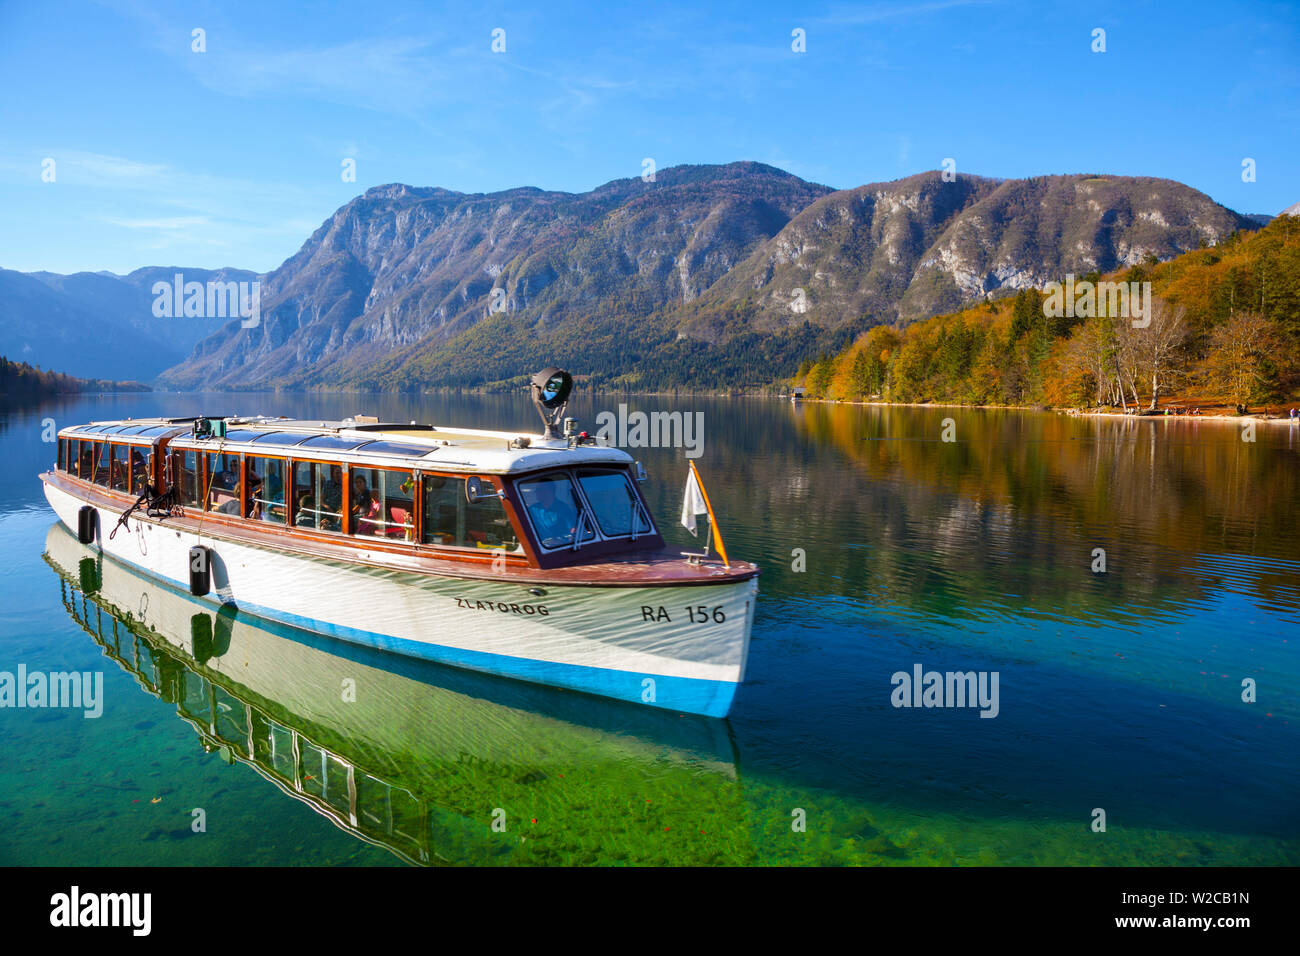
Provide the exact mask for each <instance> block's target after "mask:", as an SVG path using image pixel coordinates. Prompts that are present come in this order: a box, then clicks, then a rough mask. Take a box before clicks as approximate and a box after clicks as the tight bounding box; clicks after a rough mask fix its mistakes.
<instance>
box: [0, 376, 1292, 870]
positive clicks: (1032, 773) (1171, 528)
mask: <svg viewBox="0 0 1300 956" xmlns="http://www.w3.org/2000/svg"><path fill="white" fill-rule="evenodd" d="M619 401H625V402H627V403H628V405H629V407H630V409H632V410H637V409H640V410H646V411H651V410H656V409H665V410H679V411H689V412H695V411H702V412H703V413H704V420H705V432H704V439H705V444H704V449H703V455H702V457H701V458H700V459H699V460H698V465H699V467H700V469H701V472H702V474H703V475H704V478H705V481H706V484H707V486H708V489H709V492H710V496H711V497H712V499H713V501H714V504H715V507H716V508H718V510H719V513H720V515H721V516H722V522H723V530H724V532H725V533H726V541H727V546H728V549H729V550H730V551H731V552H732V554H733V556H735V557H742V558H746V559H750V560H754V561H756V562H758V563H759V564H760V565H761V566H762V569H763V574H762V577H761V579H760V598H759V605H758V617H757V621H756V624H755V627H754V635H753V645H752V649H751V653H750V665H749V674H748V677H747V680H746V682H745V684H744V686H743V687H742V688H741V690H740V692H739V694H738V696H737V701H736V705H735V707H734V709H733V711H732V716H731V717H730V719H729V720H727V721H712V720H706V719H702V718H693V717H682V716H678V715H674V714H666V713H660V712H657V711H650V710H649V709H644V708H639V707H635V706H629V705H622V704H617V703H614V702H606V701H601V700H598V699H594V698H587V697H584V696H582V695H576V694H568V693H563V692H558V691H552V690H548V689H545V688H536V687H531V686H529V685H524V684H517V683H514V682H511V681H505V680H498V679H491V678H486V677H482V676H479V675H473V674H468V673H465V672H461V671H455V670H450V669H446V668H441V667H437V666H434V665H425V664H418V663H415V662H410V661H406V660H404V659H401V658H396V657H392V656H389V655H386V654H383V653H379V652H370V651H364V650H361V649H358V648H353V647H351V646H349V645H346V644H338V643H335V642H331V641H328V640H323V639H316V638H310V637H308V636H306V635H304V634H302V633H300V632H295V631H292V630H287V629H284V628H278V627H275V626H272V625H269V624H267V623H265V622H261V621H259V620H258V619H256V618H251V617H249V616H247V615H245V614H238V613H225V614H221V615H214V614H213V613H211V610H210V609H207V608H204V607H202V606H200V605H198V604H196V603H194V602H192V601H191V600H190V599H189V597H188V596H187V595H185V594H180V593H177V592H175V591H171V590H169V589H166V588H162V587H159V586H158V585H157V584H154V583H151V582H149V581H147V580H145V579H143V578H141V577H138V576H136V575H134V574H132V573H130V572H128V571H126V570H125V569H123V568H122V567H121V566H117V565H112V564H111V563H109V564H107V565H105V564H103V563H102V562H96V561H94V560H93V559H90V560H86V559H85V556H86V552H84V551H83V550H82V549H80V546H79V545H77V543H76V541H75V539H74V538H72V537H71V536H69V535H67V534H66V533H63V532H62V531H60V530H59V529H57V528H52V526H53V524H54V522H53V517H52V514H51V513H50V511H49V510H48V508H47V506H46V504H45V501H44V497H43V496H42V494H41V491H40V484H39V482H38V481H37V479H36V475H37V473H38V472H39V471H41V470H43V469H44V468H46V467H48V464H49V462H50V460H51V459H52V458H53V455H54V450H53V449H54V446H53V445H51V444H45V443H43V442H42V423H43V422H44V421H45V420H47V419H52V420H53V421H54V422H55V423H56V425H57V427H63V426H65V425H70V424H74V423H77V422H82V421H87V420H91V419H103V418H110V417H125V416H135V417H140V416H145V415H151V414H158V413H165V414H177V415H181V414H194V413H198V412H203V413H207V414H232V413H235V412H238V413H241V414H258V413H265V414H287V415H293V416H303V417H322V418H326V417H331V418H333V417H340V416H345V415H349V414H353V413H364V414H377V415H380V416H382V417H384V418H391V419H396V420H403V421H405V420H411V419H415V420H420V421H435V422H438V423H441V424H446V425H456V426H480V427H499V428H502V429H515V428H518V429H528V430H530V431H535V430H536V425H537V419H536V413H535V412H534V411H533V410H532V409H531V407H530V406H529V405H527V404H526V402H525V401H524V399H523V397H522V396H520V397H518V398H514V397H504V396H486V397H484V396H473V397H451V398H408V397H389V396H385V397H378V396H303V395H295V396H269V395H238V396H234V395H207V396H194V395H144V396H104V397H95V398H88V399H84V400H82V399H78V400H75V401H71V402H67V403H56V404H51V405H46V406H42V407H36V408H23V409H12V408H10V409H6V410H3V411H0V450H2V451H3V455H2V457H0V547H3V553H4V555H5V558H6V560H5V561H4V562H3V564H2V565H0V638H2V639H3V644H2V645H0V671H10V672H13V671H15V670H16V669H17V667H18V665H19V664H24V665H25V666H26V667H27V669H28V670H29V671H36V670H44V671H66V670H71V669H76V670H92V671H101V672H102V673H103V675H104V695H105V704H104V713H103V716H102V717H100V718H99V719H84V718H83V717H82V716H81V714H80V712H75V711H63V710H53V709H47V710H31V709H22V710H18V709H3V710H0V747H2V748H3V756H4V760H3V762H0V864H61V865H79V864H218V863H231V864H276V865H279V864H312V865H323V864H358V865H392V864H401V863H403V862H418V863H434V864H437V863H443V862H451V863H487V864H495V863H502V864H510V863H525V864H538V863H542V864H550V863H560V864H563V863H626V864H692V863H723V864H772V863H781V864H784V863H793V864H836V863H843V864H868V865H897V864H902V865H909V864H930V865H933V864H938V865H952V864H957V865H980V864H1008V863H1009V864H1040V863H1043V864H1057V863H1064V864H1102V865H1109V864H1187V865H1204V864H1236V863H1244V864H1290V865H1295V864H1297V863H1300V799H1298V798H1300V766H1298V764H1300V760H1298V759H1297V754H1300V746H1298V744H1300V741H1298V740H1297V727H1298V725H1297V719H1298V718H1300V653H1298V651H1300V648H1298V647H1297V638H1298V637H1300V626H1297V625H1298V624H1300V540H1298V539H1297V528H1298V522H1297V518H1298V511H1300V434H1297V432H1298V431H1300V430H1297V429H1293V428H1288V427H1260V428H1259V429H1258V431H1257V435H1256V441H1255V442H1253V443H1248V442H1243V441H1242V440H1241V438H1240V430H1239V429H1238V428H1237V427H1236V426H1233V425H1231V424H1224V423H1217V422H1207V421H1201V422H1192V421H1187V420H1181V421H1179V420H1164V419H1161V420H1148V421H1122V420H1077V419H1071V418H1067V417H1064V416H1059V415H1054V414H1048V413H1033V412H1002V411H962V410H955V409H882V408H849V407H827V406H820V405H808V406H802V407H792V406H790V405H789V404H785V403H778V402H774V401H760V400H748V399H736V400H700V399H668V398H664V399H658V398H656V399H648V398H636V397H634V398H629V399H619V398H616V397H606V396H597V397H595V398H593V397H591V396H582V397H580V398H579V400H577V401H576V402H575V406H574V410H573V414H576V415H577V416H578V417H579V418H580V419H583V420H584V421H585V422H586V423H588V424H590V423H591V422H592V421H593V420H594V416H595V413H596V412H597V411H600V410H604V409H613V408H615V407H616V406H617V404H618V402H619ZM948 417H951V418H953V419H954V425H955V437H956V441H954V442H944V441H941V440H940V436H941V430H942V420H943V419H944V418H948ZM634 454H636V455H637V457H639V458H640V459H641V460H642V461H643V462H644V463H645V465H646V467H647V469H648V470H649V472H650V476H651V482H649V483H648V484H647V486H645V487H646V488H647V493H648V495H649V497H650V501H651V505H652V507H653V508H654V510H655V514H656V516H657V518H658V520H659V523H660V525H661V526H662V528H663V529H664V531H665V533H666V536H667V537H668V538H669V540H670V542H672V543H680V544H682V545H687V544H693V542H692V540H691V538H690V536H689V534H687V533H686V532H685V531H684V529H682V528H681V527H680V525H678V524H676V515H677V512H678V510H679V508H680V502H681V489H682V485H683V483H684V479H685V462H684V458H683V454H682V451H681V450H680V449H678V450H673V449H655V448H650V449H642V450H635V451H634ZM1098 549H1100V550H1098ZM1103 552H1104V559H1105V567H1106V570H1105V573H1095V572H1094V570H1093V567H1094V565H1096V563H1097V562H1098V560H1099V557H1101V556H1103ZM800 568H802V570H799V569H800ZM916 664H920V665H922V666H923V667H924V669H926V670H938V671H956V670H961V671H969V670H975V671H988V672H997V673H998V675H999V713H998V715H997V717H996V718H994V719H982V718H980V717H979V713H978V711H977V710H975V709H959V708H949V709H941V708H930V709H927V708H917V709H912V708H895V707H893V706H892V705H891V703H890V694H891V691H892V690H893V687H892V684H891V675H893V674H894V673H895V672H897V671H906V672H909V673H910V672H911V670H912V668H913V666H914V665H916ZM1247 678H1250V679H1252V680H1253V681H1254V682H1255V685H1256V688H1257V690H1256V693H1257V698H1258V699H1257V702H1255V703H1246V702H1243V700H1242V692H1243V680H1245V679H1247ZM343 679H352V680H353V681H355V686H356V687H357V689H358V693H357V701H356V702H355V703H346V704H345V703H343V702H342V701H341V699H340V695H339V693H338V688H339V686H340V682H341V681H342V680H343ZM196 808H198V809H201V810H202V813H203V816H204V818H205V820H206V830H205V831H204V832H200V833H196V832H194V829H193V827H192V826H191V821H192V820H193V819H194V815H193V814H194V811H195V809H196ZM1098 808H1100V809H1102V810H1104V811H1105V815H1106V831H1105V832H1104V833H1100V832H1094V831H1093V829H1092V828H1091V823H1092V821H1093V819H1094V811H1095V810H1096V809H1098ZM801 820H802V821H804V825H803V827H802V828H800V827H798V826H793V825H792V824H794V823H797V822H798V821H801ZM494 821H496V828H495V829H494V826H493V824H494Z"/></svg>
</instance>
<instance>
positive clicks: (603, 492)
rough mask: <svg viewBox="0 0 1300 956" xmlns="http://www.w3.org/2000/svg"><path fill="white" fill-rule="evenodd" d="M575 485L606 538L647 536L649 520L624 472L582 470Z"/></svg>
mask: <svg viewBox="0 0 1300 956" xmlns="http://www.w3.org/2000/svg"><path fill="white" fill-rule="evenodd" d="M578 482H579V484H581V485H582V493H583V494H584V495H586V497H587V501H588V503H589V504H590V505H591V510H592V511H593V512H595V515H596V521H597V522H598V523H599V524H600V532H601V534H603V535H604V536H605V537H607V538H618V537H622V536H624V535H632V534H649V533H650V521H649V518H648V517H647V516H646V512H645V509H644V508H643V507H642V506H641V501H640V499H639V498H638V497H637V494H636V491H635V490H634V489H633V488H632V483H631V482H629V481H628V480H627V474H626V473H625V472H621V471H606V470H599V471H597V470H586V469H584V470H580V471H579V472H578Z"/></svg>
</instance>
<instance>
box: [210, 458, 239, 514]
mask: <svg viewBox="0 0 1300 956" xmlns="http://www.w3.org/2000/svg"><path fill="white" fill-rule="evenodd" d="M206 458H207V468H208V479H207V498H208V501H207V505H206V507H207V510H208V511H216V512H218V513H220V514H225V515H238V514H239V454H238V453H231V452H209V453H208V454H207V455H206Z"/></svg>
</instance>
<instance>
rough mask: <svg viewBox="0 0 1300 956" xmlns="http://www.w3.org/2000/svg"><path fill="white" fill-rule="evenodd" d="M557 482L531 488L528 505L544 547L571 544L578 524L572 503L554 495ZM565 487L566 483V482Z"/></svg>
mask: <svg viewBox="0 0 1300 956" xmlns="http://www.w3.org/2000/svg"><path fill="white" fill-rule="evenodd" d="M558 483H559V482H557V481H539V482H537V484H536V485H535V486H534V488H533V500H532V502H530V503H529V505H528V513H529V515H531V516H532V519H533V526H534V527H535V528H537V535H538V537H540V538H541V539H542V544H544V545H545V546H546V547H548V548H549V547H554V546H555V545H557V544H560V543H564V542H571V541H572V540H573V533H574V531H575V530H576V526H577V523H578V512H577V509H576V508H574V506H573V504H572V502H570V501H567V500H565V499H562V498H560V497H559V496H557V495H556V494H555V486H556V484H558ZM566 486H567V481H566Z"/></svg>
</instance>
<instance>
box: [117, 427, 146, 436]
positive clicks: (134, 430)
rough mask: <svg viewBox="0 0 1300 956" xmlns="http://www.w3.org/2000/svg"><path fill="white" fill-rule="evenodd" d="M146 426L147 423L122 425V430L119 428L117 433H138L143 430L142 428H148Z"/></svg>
mask: <svg viewBox="0 0 1300 956" xmlns="http://www.w3.org/2000/svg"><path fill="white" fill-rule="evenodd" d="M148 427H149V426H148V425H123V426H122V430H121V431H120V432H118V434H119V435H138V434H140V433H141V432H142V431H144V430H145V429H146V428H148Z"/></svg>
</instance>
